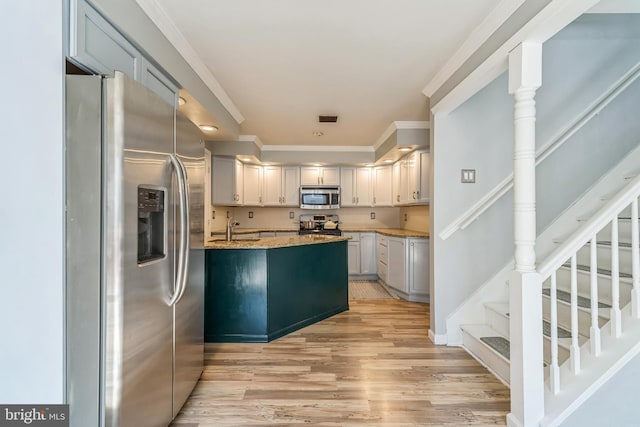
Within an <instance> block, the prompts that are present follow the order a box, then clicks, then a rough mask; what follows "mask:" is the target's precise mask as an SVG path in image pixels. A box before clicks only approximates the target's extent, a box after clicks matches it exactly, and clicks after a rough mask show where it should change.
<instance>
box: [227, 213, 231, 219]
mask: <svg viewBox="0 0 640 427" xmlns="http://www.w3.org/2000/svg"><path fill="white" fill-rule="evenodd" d="M229 218H231V215H229V211H227V219H229Z"/></svg>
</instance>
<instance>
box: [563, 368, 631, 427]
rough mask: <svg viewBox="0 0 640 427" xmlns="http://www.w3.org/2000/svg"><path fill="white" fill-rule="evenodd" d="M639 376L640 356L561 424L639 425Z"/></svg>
mask: <svg viewBox="0 0 640 427" xmlns="http://www.w3.org/2000/svg"><path fill="white" fill-rule="evenodd" d="M638 378H640V356H636V357H634V358H633V359H632V360H631V361H630V362H629V363H628V364H627V365H626V366H625V367H624V368H622V369H621V370H620V371H618V372H617V373H616V374H615V375H614V376H613V377H612V378H611V379H610V380H609V381H607V382H606V383H605V384H604V385H603V386H602V387H601V388H600V389H599V390H598V391H597V392H596V393H595V394H594V395H593V396H591V397H590V398H589V399H587V400H586V402H585V403H583V404H582V406H580V408H578V410H576V411H575V412H574V413H573V414H571V415H570V416H569V418H567V420H566V421H565V422H564V423H562V424H561V426H562V427H587V426H612V427H614V426H615V427H637V426H638V424H639V423H640V421H639V420H640V405H638Z"/></svg>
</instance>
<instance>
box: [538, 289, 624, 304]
mask: <svg viewBox="0 0 640 427" xmlns="http://www.w3.org/2000/svg"><path fill="white" fill-rule="evenodd" d="M542 295H546V296H548V297H550V296H551V289H549V288H543V289H542ZM556 297H557V298H558V299H559V300H560V301H563V302H566V303H568V304H571V294H570V293H569V292H567V291H563V290H562V289H556ZM578 307H582V308H591V298H587V297H583V296H580V295H578ZM598 308H611V306H610V305H609V304H607V303H604V302H600V301H598Z"/></svg>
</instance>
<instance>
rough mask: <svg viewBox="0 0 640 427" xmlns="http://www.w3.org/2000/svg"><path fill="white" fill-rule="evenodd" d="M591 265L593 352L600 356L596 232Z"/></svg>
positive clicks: (592, 240)
mask: <svg viewBox="0 0 640 427" xmlns="http://www.w3.org/2000/svg"><path fill="white" fill-rule="evenodd" d="M589 250H590V251H591V252H590V255H591V258H590V262H589V264H590V267H591V271H590V273H591V283H590V284H591V292H590V295H591V329H590V338H591V354H593V355H594V356H598V355H599V354H600V351H601V350H602V347H601V344H600V324H599V322H598V245H597V241H596V236H595V234H594V235H593V237H592V238H591V244H590V245H589Z"/></svg>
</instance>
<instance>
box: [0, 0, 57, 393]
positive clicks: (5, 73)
mask: <svg viewBox="0 0 640 427" xmlns="http://www.w3.org/2000/svg"><path fill="white" fill-rule="evenodd" d="M1 9H2V13H0V24H1V25H0V34H1V37H0V38H2V39H3V40H19V43H13V42H12V43H4V46H3V50H2V63H3V66H2V69H1V71H0V75H1V76H2V81H4V82H5V85H4V94H5V98H4V102H3V103H2V104H1V106H0V110H1V111H0V135H1V137H0V141H1V142H0V143H1V144H2V150H3V165H2V167H1V168H0V182H2V186H1V187H0V188H1V190H0V195H1V196H2V202H3V203H2V206H1V207H0V224H1V225H0V227H2V232H1V233H0V234H1V236H2V238H0V271H2V281H1V284H0V289H2V298H0V325H2V334H1V338H0V339H1V341H2V343H1V344H0V378H1V380H0V402H2V403H63V400H64V371H63V366H64V335H63V332H64V298H63V295H64V271H63V265H64V258H63V255H64V229H63V221H64V205H63V200H64V197H63V190H64V173H63V159H64V145H63V131H64V126H63V123H64V122H63V117H64V102H63V95H64V92H63V72H64V71H63V70H64V63H63V55H62V40H63V31H62V28H63V26H62V16H63V4H62V2H61V1H51V0H32V1H28V2H23V1H17V2H4V3H3V6H2V8H1Z"/></svg>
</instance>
